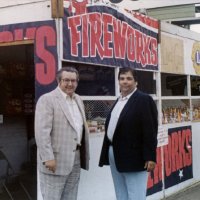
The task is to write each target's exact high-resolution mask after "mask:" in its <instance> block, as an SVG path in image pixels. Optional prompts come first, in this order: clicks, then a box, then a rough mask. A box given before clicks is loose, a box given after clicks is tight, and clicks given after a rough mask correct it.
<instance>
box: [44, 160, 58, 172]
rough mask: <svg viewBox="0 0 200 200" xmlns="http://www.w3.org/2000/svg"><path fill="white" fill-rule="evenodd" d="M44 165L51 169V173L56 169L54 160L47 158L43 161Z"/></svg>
mask: <svg viewBox="0 0 200 200" xmlns="http://www.w3.org/2000/svg"><path fill="white" fill-rule="evenodd" d="M44 165H45V167H46V168H47V169H48V170H50V171H52V172H53V173H54V172H55V171H56V161H55V160H48V161H46V162H44Z"/></svg>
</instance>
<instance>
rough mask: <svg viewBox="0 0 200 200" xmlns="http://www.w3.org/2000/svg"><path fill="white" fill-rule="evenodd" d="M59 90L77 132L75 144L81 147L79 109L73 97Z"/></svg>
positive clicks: (81, 130)
mask: <svg viewBox="0 0 200 200" xmlns="http://www.w3.org/2000/svg"><path fill="white" fill-rule="evenodd" d="M58 88H59V87H58ZM59 90H60V92H61V94H62V95H63V97H64V98H65V99H66V103H67V104H68V107H69V112H70V114H71V116H72V120H73V122H74V125H75V128H76V132H77V144H78V145H81V139H82V134H83V118H82V115H81V112H80V110H79V107H78V105H77V103H76V101H75V97H74V95H72V97H70V96H69V95H67V94H66V93H64V92H63V91H62V90H61V89H60V88H59Z"/></svg>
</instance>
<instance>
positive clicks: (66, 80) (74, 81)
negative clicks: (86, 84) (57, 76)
mask: <svg viewBox="0 0 200 200" xmlns="http://www.w3.org/2000/svg"><path fill="white" fill-rule="evenodd" d="M61 80H62V81H63V82H64V83H67V84H69V83H70V82H71V83H72V84H74V83H76V82H77V80H76V79H67V78H66V79H61Z"/></svg>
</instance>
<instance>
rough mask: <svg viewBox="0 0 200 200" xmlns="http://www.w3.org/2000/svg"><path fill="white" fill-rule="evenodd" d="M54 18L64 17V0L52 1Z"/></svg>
mask: <svg viewBox="0 0 200 200" xmlns="http://www.w3.org/2000/svg"><path fill="white" fill-rule="evenodd" d="M51 16H52V18H62V17H63V16H64V6H63V0H51Z"/></svg>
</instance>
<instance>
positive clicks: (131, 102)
mask: <svg viewBox="0 0 200 200" xmlns="http://www.w3.org/2000/svg"><path fill="white" fill-rule="evenodd" d="M137 96H138V90H136V91H135V92H134V93H133V94H132V95H131V96H130V98H129V99H128V102H127V103H126V105H125V106H124V108H123V109H122V112H121V114H120V116H119V120H118V122H117V125H116V129H117V126H118V125H119V124H120V122H121V121H122V119H123V118H124V117H125V115H126V113H127V112H128V110H129V109H130V104H133V103H134V101H135V99H136V97H137Z"/></svg>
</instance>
